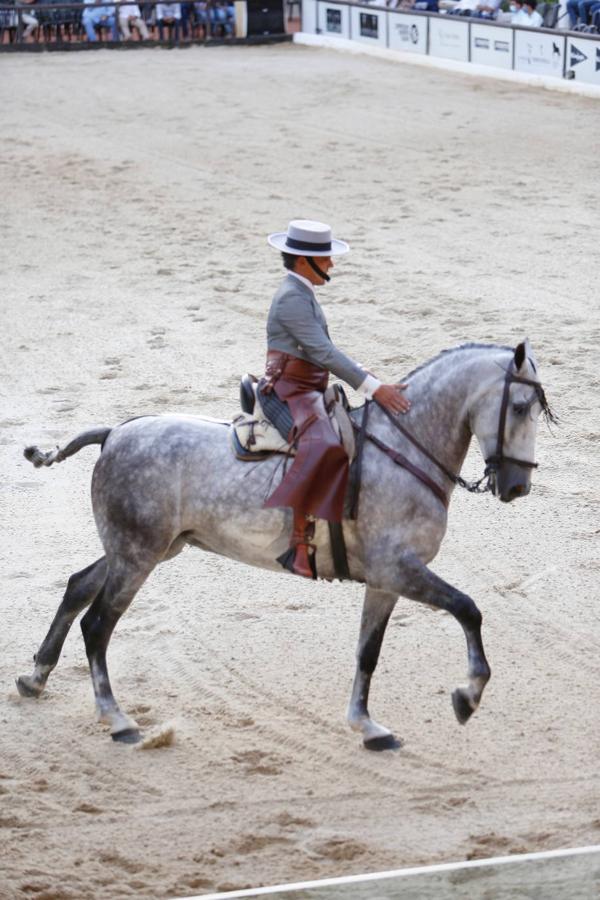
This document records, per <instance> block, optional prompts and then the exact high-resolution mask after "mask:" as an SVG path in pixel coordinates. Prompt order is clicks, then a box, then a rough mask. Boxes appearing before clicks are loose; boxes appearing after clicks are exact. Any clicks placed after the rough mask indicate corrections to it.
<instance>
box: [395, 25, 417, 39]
mask: <svg viewBox="0 0 600 900" xmlns="http://www.w3.org/2000/svg"><path fill="white" fill-rule="evenodd" d="M396 34H397V35H398V37H399V38H400V40H401V41H403V42H404V43H405V44H408V42H409V41H411V43H413V44H418V43H419V29H418V28H417V26H416V25H411V26H410V28H409V26H408V25H403V24H402V23H401V22H397V23H396Z"/></svg>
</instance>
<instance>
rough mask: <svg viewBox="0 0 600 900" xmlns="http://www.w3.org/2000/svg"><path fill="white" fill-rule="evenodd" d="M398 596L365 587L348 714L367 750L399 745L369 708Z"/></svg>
mask: <svg viewBox="0 0 600 900" xmlns="http://www.w3.org/2000/svg"><path fill="white" fill-rule="evenodd" d="M397 599H398V597H397V594H392V593H388V592H386V591H377V590H375V589H374V588H371V587H367V589H366V593H365V601H364V605H363V611H362V619H361V623H360V637H359V640H358V649H357V651H356V675H355V677H354V685H353V687H352V696H351V697H350V703H349V705H348V714H347V718H348V723H349V724H350V727H351V728H353V729H354V730H355V731H361V732H362V735H363V743H364V745H365V747H366V748H367V749H368V750H391V749H395V748H397V747H399V746H400V743H399V741H397V740H396V738H395V737H394V735H393V734H392V732H391V731H390V730H389V729H388V728H385V727H384V726H383V725H378V724H377V722H374V721H373V719H372V718H371V717H370V715H369V710H368V708H367V704H368V700H369V687H370V684H371V676H372V675H373V672H374V671H375V666H376V665H377V660H378V659H379V651H380V650H381V643H382V641H383V636H384V634H385V629H386V626H387V623H388V621H389V618H390V615H391V614H392V610H393V609H394V606H395V605H396V600H397Z"/></svg>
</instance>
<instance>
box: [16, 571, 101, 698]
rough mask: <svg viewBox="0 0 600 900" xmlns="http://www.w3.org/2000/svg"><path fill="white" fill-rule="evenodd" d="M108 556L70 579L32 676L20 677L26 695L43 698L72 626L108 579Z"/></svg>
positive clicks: (22, 689) (38, 654)
mask: <svg viewBox="0 0 600 900" xmlns="http://www.w3.org/2000/svg"><path fill="white" fill-rule="evenodd" d="M106 573H107V565H106V559H105V558H104V557H102V558H101V559H98V560H96V562H95V563H92V565H91V566H88V567H87V569H83V570H82V571H81V572H76V573H75V574H74V575H71V577H70V578H69V581H68V584H67V589H66V591H65V595H64V597H63V599H62V602H61V604H60V606H59V607H58V610H57V612H56V615H55V616H54V619H53V621H52V624H51V626H50V630H49V631H48V634H47V635H46V637H45V638H44V641H43V642H42V644H41V646H40V649H39V650H38V652H37V653H36V655H35V657H34V658H35V668H34V670H33V674H32V675H21V676H20V677H19V678H17V689H18V691H19V693H20V694H21V696H22V697H39V695H40V694H41V693H42V691H43V690H44V687H45V685H46V682H47V680H48V676H49V675H50V672H51V671H52V669H53V668H54V667H55V666H56V663H57V662H58V658H59V656H60V652H61V650H62V648H63V644H64V642H65V639H66V637H67V634H68V633H69V629H70V627H71V625H72V624H73V622H74V621H75V619H76V618H77V616H78V615H79V613H80V612H82V611H83V610H84V609H85V608H86V606H89V605H90V603H93V601H94V600H95V599H96V597H97V596H98V594H99V593H100V591H101V590H102V585H103V584H104V582H105V580H106Z"/></svg>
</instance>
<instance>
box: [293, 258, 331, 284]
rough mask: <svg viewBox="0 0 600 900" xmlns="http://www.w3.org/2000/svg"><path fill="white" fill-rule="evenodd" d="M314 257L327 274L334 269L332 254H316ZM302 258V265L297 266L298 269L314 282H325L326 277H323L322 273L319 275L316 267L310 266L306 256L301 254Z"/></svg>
mask: <svg viewBox="0 0 600 900" xmlns="http://www.w3.org/2000/svg"><path fill="white" fill-rule="evenodd" d="M313 259H314V261H315V263H316V264H317V266H318V267H319V269H321V271H322V272H325V274H326V275H327V274H328V272H329V270H330V269H333V266H334V262H333V260H332V258H331V257H330V256H315V257H313ZM300 260H301V263H300V265H299V266H298V265H297V266H296V271H297V272H299V274H300V275H304V277H305V278H308V280H309V281H310V282H311V283H312V284H325V279H324V278H321V276H320V275H317V273H316V272H315V271H314V269H312V268H311V266H309V264H308V262H307V261H306V258H305V257H304V256H301V257H300Z"/></svg>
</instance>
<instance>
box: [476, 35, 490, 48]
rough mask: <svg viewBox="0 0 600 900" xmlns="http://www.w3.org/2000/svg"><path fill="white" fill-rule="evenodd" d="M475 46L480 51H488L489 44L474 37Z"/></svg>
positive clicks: (484, 39) (485, 39) (483, 39)
mask: <svg viewBox="0 0 600 900" xmlns="http://www.w3.org/2000/svg"><path fill="white" fill-rule="evenodd" d="M475 46H476V47H478V48H479V49H480V50H489V49H490V42H489V41H488V39H487V38H478V37H476V38H475Z"/></svg>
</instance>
